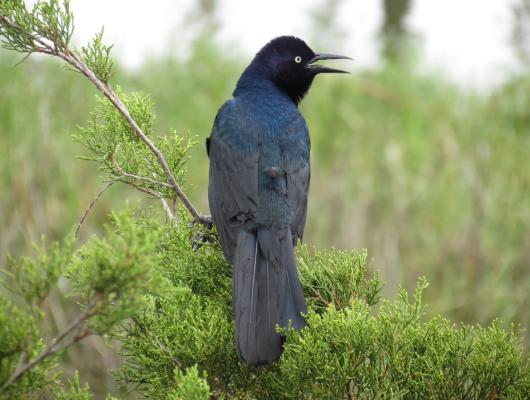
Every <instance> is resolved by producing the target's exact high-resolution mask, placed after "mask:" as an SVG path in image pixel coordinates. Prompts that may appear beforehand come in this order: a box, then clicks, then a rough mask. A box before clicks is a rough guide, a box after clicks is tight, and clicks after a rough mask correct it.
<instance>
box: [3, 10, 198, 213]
mask: <svg viewBox="0 0 530 400" xmlns="http://www.w3.org/2000/svg"><path fill="white" fill-rule="evenodd" d="M0 23H2V24H5V25H9V26H10V27H11V28H14V29H16V30H18V31H20V32H21V33H25V32H24V29H23V28H21V27H20V26H18V25H17V24H16V23H14V22H13V21H10V20H9V19H7V18H5V17H3V16H1V17H0ZM32 40H33V41H34V43H35V48H34V49H33V50H27V51H28V52H41V53H45V54H50V55H52V56H56V57H59V58H61V59H62V60H64V61H65V62H67V63H68V64H70V65H71V66H72V67H73V68H74V69H75V70H77V71H79V72H81V73H82V74H83V75H85V76H86V77H87V78H88V79H89V80H90V81H91V82H92V83H93V84H94V86H96V88H97V89H98V90H99V91H100V92H101V93H102V94H103V95H104V96H105V97H106V98H107V99H108V100H109V101H110V102H111V103H112V104H113V105H114V106H115V107H116V109H117V110H118V111H119V112H120V114H122V116H123V117H124V118H125V120H126V121H127V123H128V124H129V126H130V127H131V128H132V129H133V131H134V133H135V134H136V135H137V136H138V137H139V138H140V140H142V141H143V142H144V143H145V145H146V146H147V147H148V148H149V150H151V152H152V153H153V154H154V155H155V156H156V158H157V160H158V163H159V164H160V166H161V167H162V170H163V171H164V174H165V175H166V178H167V181H168V185H169V187H170V188H171V189H172V190H173V191H174V192H175V193H176V195H177V196H178V197H179V198H180V200H181V201H182V202H183V203H184V206H185V207H186V208H187V209H188V211H189V212H190V214H191V216H192V217H193V219H194V220H195V222H198V223H204V218H203V217H202V216H201V215H200V214H199V213H198V212H197V210H196V209H195V207H194V206H193V204H192V203H191V201H190V200H189V199H188V197H187V196H186V194H185V193H184V192H183V190H182V189H181V187H180V186H179V185H178V183H177V181H176V179H175V176H174V175H173V173H172V172H171V170H170V168H169V165H168V163H167V161H166V159H165V158H164V155H163V154H162V152H161V151H160V150H159V149H158V148H157V147H156V145H155V144H154V143H153V142H152V141H151V139H149V137H148V136H147V135H146V134H145V133H144V132H143V131H142V129H141V128H140V126H139V125H138V124H137V123H136V121H135V120H134V118H133V117H132V116H131V114H130V113H129V110H128V109H127V107H126V106H125V104H123V102H122V101H121V100H120V98H119V97H118V96H117V95H116V93H114V91H113V90H112V89H111V88H110V86H109V85H107V84H106V83H105V82H103V81H102V80H100V79H99V78H98V77H97V76H96V74H95V73H94V71H92V70H91V69H90V68H89V67H88V66H87V65H86V64H85V63H84V62H83V60H82V59H81V58H80V57H79V56H78V55H77V54H76V53H74V52H73V51H71V50H70V49H68V48H65V49H62V48H61V47H60V46H57V42H56V41H54V40H53V39H50V38H43V37H39V36H33V37H32ZM48 41H49V42H51V44H50V43H48ZM39 46H40V47H39Z"/></svg>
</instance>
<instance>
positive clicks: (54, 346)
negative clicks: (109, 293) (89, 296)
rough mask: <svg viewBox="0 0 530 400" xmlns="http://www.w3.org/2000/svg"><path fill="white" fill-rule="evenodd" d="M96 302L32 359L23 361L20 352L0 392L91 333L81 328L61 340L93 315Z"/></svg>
mask: <svg viewBox="0 0 530 400" xmlns="http://www.w3.org/2000/svg"><path fill="white" fill-rule="evenodd" d="M96 304H97V302H94V303H92V304H91V305H89V306H88V308H87V309H86V310H85V311H83V312H82V313H81V314H80V315H79V316H78V317H77V318H76V319H75V320H73V321H72V322H71V323H70V325H68V326H67V327H66V329H65V330H64V331H62V332H61V333H60V334H59V335H57V336H56V337H55V338H54V339H53V340H52V342H51V343H50V344H49V345H48V346H47V347H46V348H45V349H44V350H43V351H42V352H41V353H40V354H39V355H38V356H37V357H35V358H34V359H33V360H31V361H29V362H28V363H24V354H25V353H24V352H22V353H21V355H20V360H19V363H18V365H17V368H16V369H15V372H13V374H12V375H11V376H10V377H9V379H8V380H7V381H6V382H5V383H4V384H3V385H2V387H1V388H0V392H2V391H4V390H5V389H6V388H7V387H8V386H10V385H12V384H13V383H15V382H16V381H17V380H18V379H19V378H20V377H21V376H22V375H24V374H25V373H26V372H28V371H29V370H30V369H32V368H33V367H35V366H36V365H37V364H39V363H41V362H42V361H43V360H44V359H46V358H48V357H50V356H52V355H54V354H55V353H57V352H59V351H62V350H64V349H66V348H67V347H69V346H71V345H72V344H74V343H77V342H78V341H80V340H81V339H83V338H85V337H87V336H89V335H90V334H91V333H90V331H88V330H87V329H83V330H81V331H80V332H79V333H78V334H76V335H74V336H72V337H70V339H69V340H68V341H66V342H63V340H64V339H65V338H66V337H68V336H69V335H70V334H71V333H72V332H74V331H75V330H77V329H80V328H81V327H82V326H83V324H84V323H85V321H86V320H87V319H89V318H90V317H91V316H92V315H93V313H94V309H95V306H96Z"/></svg>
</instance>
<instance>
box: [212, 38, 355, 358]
mask: <svg viewBox="0 0 530 400" xmlns="http://www.w3.org/2000/svg"><path fill="white" fill-rule="evenodd" d="M346 58H349V57H345V56H340V55H335V54H328V53H315V52H314V51H313V50H311V49H310V48H309V47H308V46H307V45H306V44H305V42H304V41H303V40H301V39H298V38H296V37H293V36H281V37H278V38H276V39H273V40H272V41H270V42H269V43H268V44H266V45H265V46H264V47H263V48H262V49H261V50H260V51H259V52H258V53H257V54H256V56H255V57H254V59H253V60H252V62H251V63H250V65H249V66H248V67H247V68H246V69H245V71H244V72H243V74H242V75H241V77H240V78H239V81H238V82H237V86H236V89H235V90H234V93H233V98H232V99H230V100H228V101H227V102H225V103H224V104H223V106H222V107H221V109H220V110H219V112H218V113H217V117H216V118H215V122H214V125H213V128H212V133H211V135H210V138H208V139H206V148H207V152H208V155H209V157H210V177H209V179H210V182H209V187H208V199H209V202H210V210H211V213H212V219H213V222H214V224H215V225H216V227H217V230H218V232H219V236H220V238H221V244H222V247H223V253H224V256H225V258H226V260H227V261H228V262H229V263H230V264H232V265H233V267H234V271H233V279H232V284H233V288H232V302H233V307H234V314H235V320H236V341H237V351H238V354H239V356H240V357H241V358H242V359H243V360H244V361H246V362H247V363H248V364H251V365H264V364H269V363H271V362H273V361H274V360H276V359H277V358H278V357H280V355H281V353H282V349H283V347H282V345H283V341H284V337H283V336H282V335H281V334H279V333H277V331H276V326H277V325H279V326H280V327H283V328H286V327H288V326H290V327H292V328H294V329H301V328H303V327H304V326H305V320H304V318H303V315H302V314H304V313H306V312H307V307H306V303H305V300H304V294H303V291H302V286H301V285H300V281H299V279H298V274H297V271H296V264H295V259H294V254H293V251H294V246H295V245H296V242H297V241H298V240H299V239H302V236H303V233H304V226H305V220H306V213H307V192H308V189H309V176H310V167H309V149H310V141H309V134H308V130H307V126H306V123H305V120H304V117H303V116H302V114H301V113H300V111H299V110H298V104H299V103H300V101H301V100H302V98H303V97H304V96H305V94H306V93H307V91H308V90H309V88H310V86H311V84H312V82H313V79H314V78H315V76H316V75H317V74H320V73H325V72H345V71H341V70H338V69H333V68H328V67H325V66H322V65H318V64H315V62H316V61H319V60H326V59H346Z"/></svg>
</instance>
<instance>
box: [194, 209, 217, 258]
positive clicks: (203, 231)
mask: <svg viewBox="0 0 530 400" xmlns="http://www.w3.org/2000/svg"><path fill="white" fill-rule="evenodd" d="M196 225H199V229H198V230H197V232H195V233H194V235H193V238H192V239H191V248H192V250H194V251H195V250H198V249H199V248H201V247H202V245H203V244H204V243H214V242H215V241H216V237H215V234H214V232H213V220H212V216H211V215H201V216H200V220H199V221H194V222H192V223H191V226H192V227H193V226H196Z"/></svg>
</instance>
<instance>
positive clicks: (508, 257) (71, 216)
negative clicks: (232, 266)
mask: <svg viewBox="0 0 530 400" xmlns="http://www.w3.org/2000/svg"><path fill="white" fill-rule="evenodd" d="M16 61H17V60H15V59H14V58H12V57H9V56H7V55H6V53H0V88H1V90H0V262H3V258H4V257H5V254H6V252H7V251H9V252H11V253H13V254H15V255H16V254H20V253H24V252H27V249H28V246H29V243H30V242H31V241H34V240H37V239H38V238H39V236H40V235H41V234H42V233H44V234H46V235H47V237H48V239H50V240H51V239H54V238H60V237H62V236H63V235H64V234H65V233H66V232H67V231H68V230H69V229H71V227H72V226H73V225H75V224H77V222H78V220H79V218H80V216H81V215H82V213H83V211H84V209H85V208H86V207H87V205H88V204H89V202H90V201H91V200H92V199H93V198H94V196H95V195H96V193H97V192H98V191H99V190H100V189H101V188H102V186H103V185H102V184H101V182H99V181H98V171H97V169H96V166H95V165H94V164H91V163H88V162H85V161H81V160H78V159H75V158H74V155H79V154H81V153H82V150H81V148H80V147H79V146H78V145H77V144H76V143H74V142H73V141H72V140H71V138H70V134H72V133H74V132H75V126H76V125H78V124H83V123H84V122H85V121H86V119H87V118H88V113H89V111H90V110H91V109H92V106H93V104H94V91H93V89H92V88H91V87H90V86H89V84H88V83H87V82H85V81H84V80H83V79H81V78H80V77H78V76H76V75H75V74H73V73H72V72H68V71H64V70H62V69H61V68H60V67H59V66H58V65H57V64H56V63H49V62H41V60H38V59H33V58H32V59H30V60H28V61H27V62H25V63H23V64H22V65H20V66H18V67H16V68H13V65H14V64H15V63H16ZM240 61H241V60H234V59H229V58H226V56H223V55H222V53H221V52H220V50H219V49H216V48H215V47H214V46H213V45H210V44H209V43H208V41H200V42H198V44H197V45H196V46H195V49H194V53H193V54H192V56H191V59H190V60H189V61H186V62H180V61H177V60H175V59H172V58H170V57H167V58H163V59H159V60H156V61H155V60H151V61H147V62H146V64H145V66H144V67H143V68H142V69H141V70H140V71H138V72H134V73H126V72H123V71H122V72H119V76H118V77H116V79H115V82H119V83H120V84H122V87H123V88H124V90H127V91H128V90H135V89H142V90H144V91H146V92H148V93H151V94H152V97H153V100H154V101H155V104H156V113H157V118H158V120H157V121H156V126H157V131H158V132H159V133H162V134H163V133H164V132H167V131H168V129H169V128H171V127H173V128H176V129H177V132H179V133H180V134H182V135H187V134H190V135H197V139H198V141H199V143H198V145H197V146H196V147H195V148H194V149H193V151H192V153H191V156H192V160H191V163H190V165H189V172H190V175H189V177H188V182H189V184H188V188H187V191H188V192H189V193H190V195H191V198H192V200H193V201H194V202H195V203H196V204H197V205H198V206H199V208H200V209H201V210H203V211H206V210H207V200H206V189H207V179H208V178H207V176H208V175H207V168H208V160H207V157H206V154H205V148H204V139H205V138H206V137H207V136H208V135H209V133H210V128H211V125H212V121H213V119H214V117H215V114H216V112H217V109H218V108H219V106H220V105H221V104H222V102H223V101H224V100H225V99H227V98H228V97H229V96H230V94H231V91H232V89H233V87H234V85H235V82H236V79H237V77H238V76H239V74H240V72H241V69H242V65H243V64H242V63H241V62H240ZM302 109H303V112H304V113H305V115H306V119H307V122H308V125H309V129H310V132H311V138H312V168H313V170H312V186H311V192H310V203H309V217H308V218H309V220H308V223H307V227H306V240H305V241H306V242H307V243H309V244H310V245H316V246H318V247H319V248H326V247H330V246H334V247H338V248H345V249H352V248H358V249H360V248H367V249H368V254H369V257H371V258H372V259H373V263H374V266H375V268H376V269H379V270H380V271H381V272H382V276H383V279H384V280H386V281H387V282H388V285H387V287H389V288H391V289H392V290H395V289H396V288H397V286H398V285H399V284H403V285H404V286H406V287H407V288H413V287H414V285H415V282H416V280H417V277H418V276H420V275H425V276H426V277H427V279H428V280H429V281H430V282H431V286H430V288H429V289H428V290H427V291H426V293H425V296H426V301H427V302H428V303H429V304H430V305H431V307H430V310H431V311H432V312H433V313H436V314H438V313H441V314H443V315H444V316H446V317H449V318H452V319H453V320H454V321H465V322H470V323H488V322H490V321H491V320H492V319H494V318H496V317H499V318H501V319H502V320H504V321H505V322H507V323H509V322H515V323H520V324H521V325H522V326H523V327H524V328H526V329H527V330H528V328H529V326H530V315H529V314H528V311H527V310H528V309H530V296H529V293H530V168H528V163H529V161H528V160H530V77H529V76H526V77H525V76H522V77H513V78H512V80H511V81H509V82H507V83H505V84H504V85H503V86H502V87H499V88H497V89H496V90H494V91H493V92H492V93H491V94H488V95H481V94H477V93H473V92H469V91H466V90H464V89H461V88H458V87H457V86H455V85H454V84H452V83H449V82H447V81H445V80H444V79H443V77H440V76H437V75H425V76H419V75H418V74H416V73H415V72H414V71H413V70H409V71H407V70H404V69H400V68H396V67H387V68H385V69H382V70H378V71H366V72H364V73H360V74H356V75H352V76H341V77H330V76H326V77H320V78H318V79H317V80H316V82H315V84H314V87H313V89H312V91H311V93H310V95H309V96H308V98H307V99H306V100H305V101H304V103H303V105H302ZM132 196H133V193H132V192H131V191H129V190H125V189H124V188H123V187H120V186H118V185H115V187H113V188H112V189H110V190H109V191H108V192H107V193H105V194H104V195H103V197H102V200H101V201H100V202H99V203H98V204H97V206H96V207H95V209H94V210H93V211H92V213H91V214H90V215H89V217H88V220H87V222H86V225H84V226H83V229H82V231H81V232H82V237H83V238H87V237H88V236H89V235H90V234H91V233H93V232H98V231H99V227H100V226H101V224H102V222H103V221H104V220H105V219H106V215H107V213H108V212H109V210H110V209H111V208H113V207H114V208H120V207H121V205H122V204H123V199H124V197H132ZM59 306H60V305H57V307H59ZM526 338H527V342H528V343H530V339H529V335H528V333H527V335H526ZM101 352H102V354H104V351H103V350H102V351H101ZM68 354H69V355H68V357H69V359H68V360H66V361H67V362H70V363H72V364H74V365H75V367H76V368H80V369H82V365H77V364H82V362H81V361H80V360H82V359H83V358H82V357H77V356H76V353H75V352H74V353H72V352H69V353H68ZM76 357H77V358H76ZM102 357H103V356H102ZM76 360H77V361H76ZM107 366H108V364H107ZM87 368H90V366H87ZM92 369H93V370H94V371H96V370H97V368H96V367H93V368H92ZM92 386H93V387H94V388H96V386H95V385H92Z"/></svg>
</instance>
